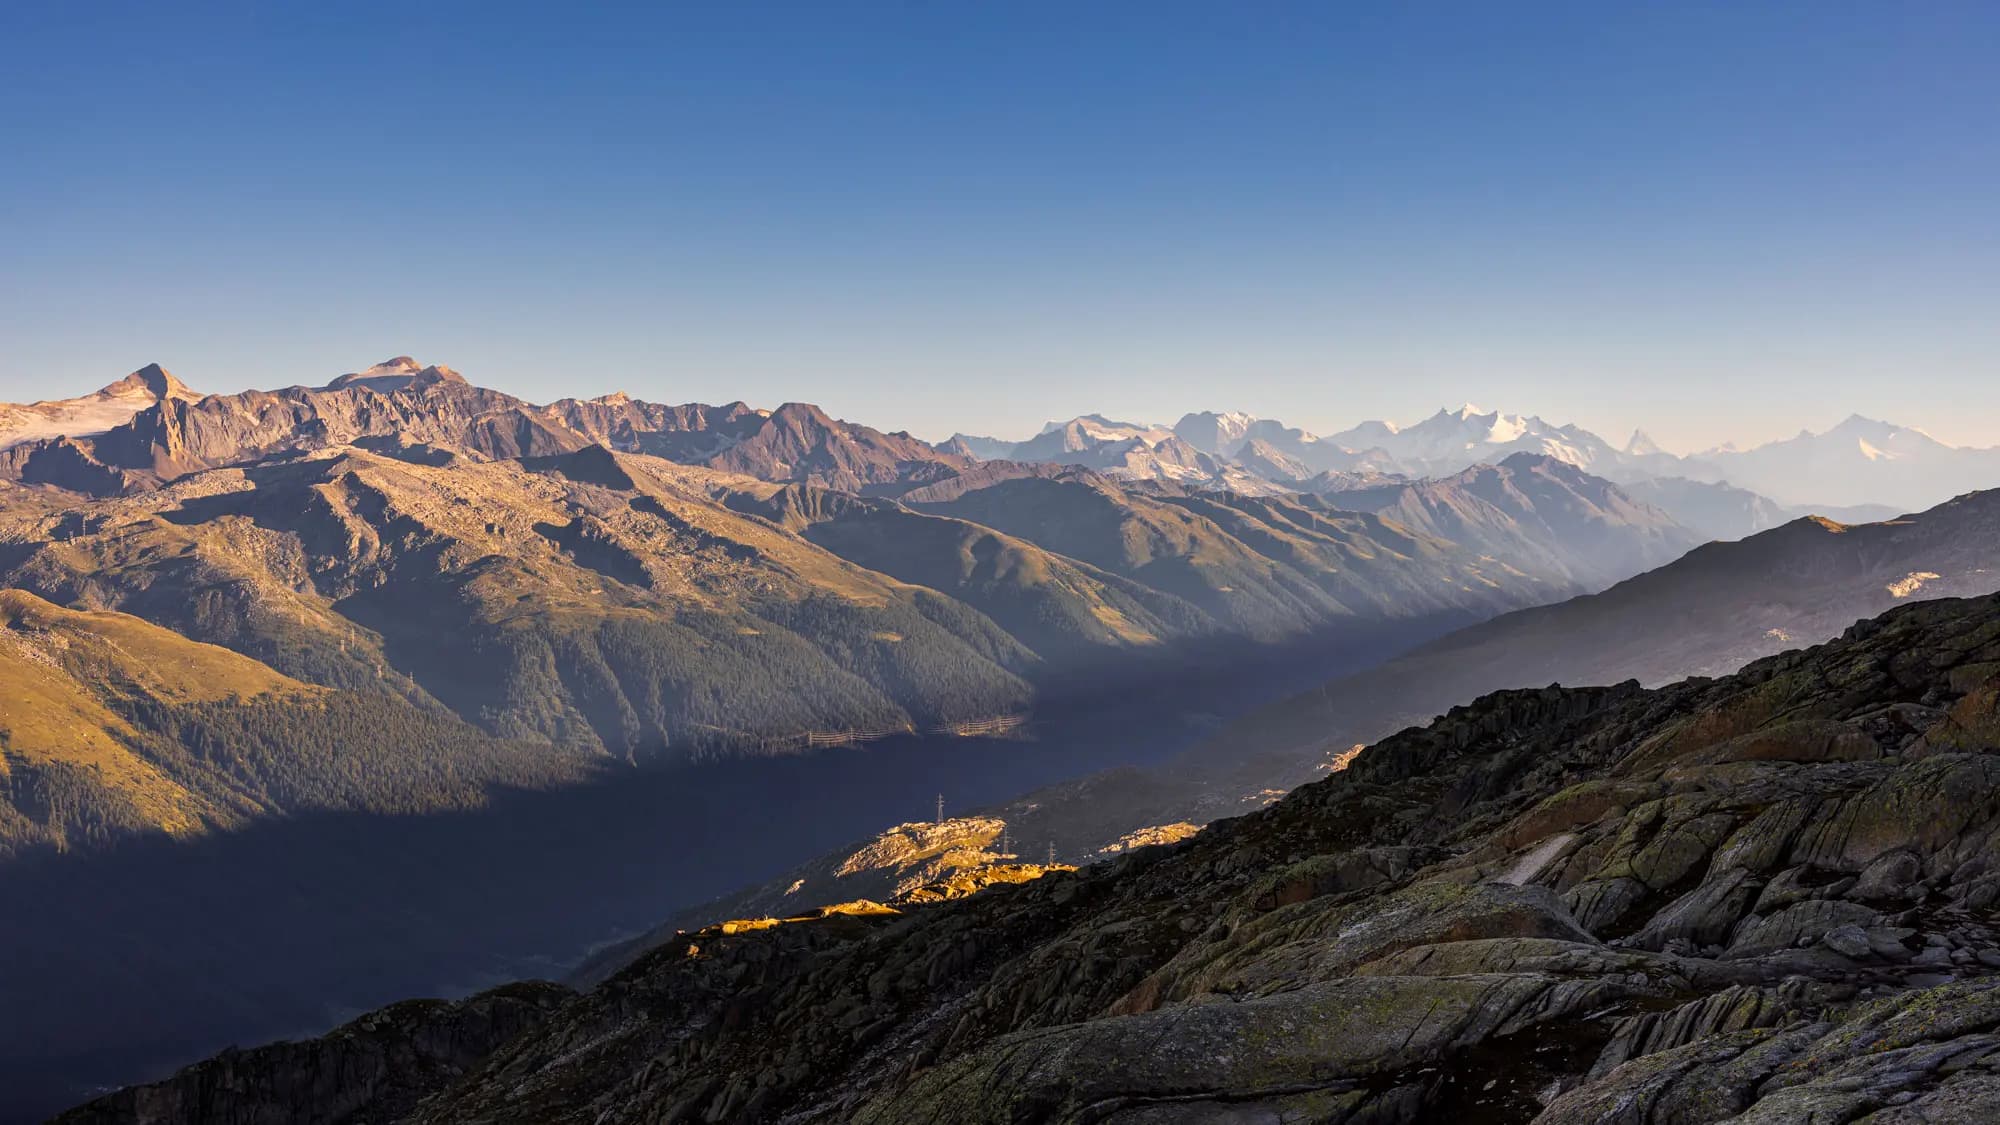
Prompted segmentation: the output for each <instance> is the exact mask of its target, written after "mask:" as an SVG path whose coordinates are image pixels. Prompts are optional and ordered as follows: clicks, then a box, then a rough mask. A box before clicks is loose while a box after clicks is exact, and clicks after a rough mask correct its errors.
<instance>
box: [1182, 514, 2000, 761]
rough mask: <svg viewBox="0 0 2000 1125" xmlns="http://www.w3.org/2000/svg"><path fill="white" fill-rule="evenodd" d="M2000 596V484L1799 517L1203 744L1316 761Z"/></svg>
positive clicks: (1434, 649) (1478, 629)
mask: <svg viewBox="0 0 2000 1125" xmlns="http://www.w3.org/2000/svg"><path fill="white" fill-rule="evenodd" d="M1995 591H2000V489H1996V490H1988V491H1986V492H1980V493H1974V494H1971V495H1968V496H1964V497H1961V498H1959V499H1956V500H1952V501H1949V502H1947V503H1945V504H1941V505H1939V506H1937V507H1935V508H1932V509H1930V510H1928V511H1925V512H1921V513H1917V514H1914V515H1908V516H1901V517H1898V518H1897V519H1895V520H1892V521H1888V522H1884V523H1875V524H1864V525H1853V526H1851V525H1845V524H1839V523H1833V522H1830V521H1825V520H1821V519H1816V518H1802V519H1796V520H1793V521H1791V522H1790V523H1787V524H1784V525H1782V526H1780V527H1777V528H1773V529H1771V530H1769V531H1765V532H1762V533H1760V534H1757V535H1753V536H1750V537H1749V538H1747V539H1744V540H1741V541H1739V542H1733V543H1711V544H1708V545H1706V546H1703V547H1699V548H1697V549H1695V550H1693V551H1691V552H1689V553H1688V554H1687V555H1686V556H1685V557H1683V558H1681V559H1679V560H1677V561H1675V562H1673V563H1670V564H1668V565H1666V566H1663V567H1660V568H1659V569H1657V570H1652V571H1648V572H1647V573H1645V574H1641V575H1639V576H1637V577H1634V578H1631V579H1628V580H1626V581H1624V582H1621V583H1618V584H1617V585H1615V586H1612V587H1611V588H1609V589H1607V590H1605V591H1604V592H1602V593H1599V594H1593V595H1587V596H1584V597H1579V598H1574V599H1571V600H1569V601H1565V602H1560V603H1557V604H1553V605H1547V606H1540V607H1536V608H1534V609H1527V610H1522V611H1520V612H1518V613H1511V614H1506V615H1504V616H1502V617H1498V618H1495V619H1493V620H1491V621H1488V622H1485V623H1482V624H1480V625H1475V626H1472V627H1469V628H1467V629H1464V630H1461V631H1460V632H1457V633H1454V634H1452V635H1450V636H1448V637H1445V638H1443V639H1440V640H1438V641H1435V642H1433V643H1431V644H1428V645H1426V646H1424V647H1422V648H1419V649H1417V650H1416V651H1414V652H1411V653H1410V654H1408V655H1406V656H1403V657H1400V658H1398V659H1396V660H1393V661H1391V662H1389V663H1388V664H1385V665H1383V666H1381V667H1380V668H1376V669H1371V670H1369V671H1366V672H1362V673H1360V674H1357V675H1355V676H1351V677H1346V678H1343V679H1340V680H1336V681H1334V682H1332V683H1329V684H1328V685H1326V686H1325V687H1324V688H1322V689H1320V690H1319V691H1316V692H1311V693H1307V694H1305V695H1302V696H1300V697H1298V698H1297V699H1295V700H1292V701H1290V702H1288V703H1285V704H1280V705H1278V706H1275V707H1272V708H1268V709H1266V710H1265V711H1263V712H1261V713H1259V714H1257V715H1253V716H1250V717H1248V718H1246V719H1244V720H1243V721H1242V722H1241V723H1240V724H1238V725H1237V726H1236V727H1234V728H1232V729H1231V730H1228V731H1225V732H1224V733H1223V734H1222V735H1220V736H1219V737H1218V738H1217V739H1215V740H1214V741H1213V742H1212V743H1211V745H1210V746H1209V748H1208V749H1207V750H1206V751H1205V752H1204V753H1205V754H1206V755H1207V759H1208V761H1210V762H1211V763H1214V764H1216V765H1217V766H1218V767H1221V766H1222V765H1223V764H1224V763H1227V762H1229V761H1230V760H1232V759H1233V758H1235V757H1237V756H1239V755H1243V754H1255V753H1263V752H1267V751H1271V750H1274V749H1280V748H1285V747H1290V748H1292V749H1293V750H1295V751H1297V750H1300V749H1302V748H1307V747H1317V749H1316V750H1313V752H1312V755H1308V756H1313V755H1317V754H1320V753H1322V752H1324V751H1327V750H1330V749H1333V750H1337V749H1344V748H1345V747H1346V746H1348V745H1350V744H1351V743H1352V742H1355V741H1367V740H1370V739H1373V738H1377V737H1380V736H1381V735H1382V734H1384V733H1386V732H1387V731H1389V730H1391V729H1394V727H1395V726H1396V725H1399V724H1403V723H1408V722H1417V721H1421V720H1423V719H1425V718H1428V717H1429V716H1431V715H1434V714H1436V713H1438V712H1440V711H1442V710H1443V709H1444V708H1446V707H1448V706H1450V705H1451V704H1453V703H1457V702H1462V701H1464V700H1468V699H1471V698H1474V697H1475V696H1478V695H1480V694H1482V693H1485V692H1489V691H1496V690H1500V689H1503V688H1516V687H1535V686H1541V685H1545V684H1549V683H1560V684H1563V685H1565V686H1573V685H1580V684H1612V683H1617V682H1619V681H1620V680H1625V679H1636V680H1639V681H1641V682H1642V683H1646V684H1658V683H1664V682H1667V681H1669V680H1673V679H1676V678H1679V677H1683V676H1707V675H1722V674H1726V673H1728V672H1730V671H1733V670H1734V669H1736V668H1739V667H1741V666H1743V665H1744V664H1746V663H1748V662H1749V661H1751V660H1755V659H1757V658H1759V657H1763V656H1769V655H1771V654H1773V653H1778V652H1782V651H1785V650H1786V649H1791V648H1797V647H1800V646H1803V645H1810V644H1817V643H1820V642H1822V641H1825V640H1828V639H1830V638H1832V637H1835V636H1838V635H1839V634H1840V632H1841V631H1842V630H1844V629H1846V628H1847V627H1848V626H1849V625H1851V624H1853V623H1854V622H1855V621H1856V620H1859V619H1862V618H1866V617H1871V616H1873V615H1875V614H1878V613H1880V612H1882V611H1884V610H1886V609H1889V608H1892V607H1894V606H1896V605H1899V604H1902V603H1904V602H1908V601H1912V600H1922V599H1927V598H1936V597H1969V596H1974V595H1982V594H1990V593H1993V592H1995ZM1299 776H1304V775H1303V774H1301V775H1299Z"/></svg>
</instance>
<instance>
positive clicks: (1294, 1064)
mask: <svg viewBox="0 0 2000 1125" xmlns="http://www.w3.org/2000/svg"><path fill="white" fill-rule="evenodd" d="M593 389H595V388H593ZM1996 486H2000V449H1968V448H1958V447H1953V446H1949V445H1945V444H1943V443H1941V442H1938V441H1936V440H1934V439H1932V438H1930V437H1928V436H1926V435H1924V434H1923V433H1922V432H1920V431H1917V430H1914V429H1908V428H1904V427H1899V426H1895V425H1891V424H1887V423H1881V422H1874V421H1869V420H1866V419H1861V418H1851V419H1849V420H1848V421H1846V422H1843V423H1841V424H1840V425H1838V426H1836V427H1834V428H1833V429H1831V430H1829V431H1826V432H1824V433H1819V434H1813V433H1801V434H1800V435H1799V436H1798V437H1797V438H1794V439H1790V440H1787V441H1783V442H1777V443H1773V444H1770V445H1766V446H1762V447H1759V448H1755V449H1749V450H1735V449H1727V448H1723V449H1715V450H1708V451H1704V452H1700V453H1695V454H1690V455H1677V454H1671V453H1667V452H1665V451H1663V450H1661V449H1659V448H1658V447H1657V446H1656V445H1654V444H1653V443H1652V442H1651V441H1650V440H1649V439H1647V438H1646V437H1645V435H1644V434H1643V433H1639V434H1634V435H1633V437H1632V438H1631V439H1630V440H1629V441H1627V442H1626V443H1625V444H1623V445H1622V446H1614V445H1612V444H1611V443H1609V442H1607V441H1605V440H1603V439H1601V438H1599V437H1597V436H1596V435H1594V434H1591V433H1589V432H1587V431H1585V430H1582V429H1579V428H1577V427H1575V426H1556V425H1551V424H1549V423H1547V422H1544V421H1543V420H1541V419H1539V418H1535V417H1531V416H1519V415H1511V414H1504V413H1500V412H1487V411H1480V410H1477V409H1475V408H1472V407H1466V408H1463V409H1461V410H1457V411H1441V412H1439V413H1438V414H1436V415H1434V416H1432V417H1430V418H1428V419H1425V420H1423V421H1421V422H1418V423H1415V424H1412V425H1407V426H1402V425H1395V424H1391V423H1387V422H1379V421H1373V422H1361V423H1359V424H1357V425H1355V426H1353V427H1351V428H1349V429H1346V430H1343V431H1341V432H1338V433H1334V434H1331V435H1328V436H1324V437H1322V436H1316V435H1314V434H1310V433H1306V432H1304V431H1302V430H1299V429H1296V428H1292V427H1288V426H1286V425H1284V424H1282V423H1279V422H1276V421H1271V420H1265V419H1255V418H1251V417H1249V416H1246V415H1243V414H1234V413H1204V414H1189V415H1187V416H1186V417H1184V418H1182V419H1181V420H1180V421H1179V422H1177V423H1175V424H1172V425H1157V424H1149V423H1127V422H1119V421H1114V420H1112V419H1108V418H1105V417H1103V416H1100V415H1087V416H1084V417H1080V418H1076V419H1073V420H1070V421H1068V422H1061V423H1054V422H1052V423H1050V424H1049V425H1048V426H1047V427H1046V428H1045V429H1044V430H1043V432H1042V433H1040V434H1038V435H1035V436H1032V437H1029V438H1027V439H1025V440H1020V441H1010V440H1000V439H995V438H987V437H976V436H971V435H966V434H959V435H954V436H953V437H951V438H949V439H947V440H945V441H941V442H937V443H935V444H933V443H930V442H926V441H924V440H921V439H919V438H917V437H914V436H912V435H910V434H907V433H885V432H882V431H880V430H876V429H873V428H870V427H868V426H866V425H862V424H859V423H855V422H849V421H843V420H839V419H835V418H833V417H831V416H829V415H828V414H827V413H826V412H824V411H822V410H820V409H819V408H817V407H814V406H811V405H807V404H803V403H787V404H782V405H779V406H777V407H776V408H775V409H763V408H757V407H752V406H749V405H746V404H743V403H740V402H739V403H732V404H728V405H724V406H708V405H701V404H683V405H663V404H657V403H651V402H646V401H642V400H639V399H634V398H632V397H630V396H629V395H626V394H623V393H614V394H608V395H604V396H602V397H595V398H569V399H562V400H559V401H556V402H551V403H546V404H537V403H530V402H527V401H524V400H522V399H519V398H516V397H514V396H512V395H508V394H505V393H503V392H500V391H497V390H493V389H489V388H483V387H480V386H478V385H476V384H474V383H472V382H470V381H468V380H467V379H466V378H464V377H463V376H461V375H459V374H458V373H456V372H454V371H453V370H451V369H450V368H448V367H444V366H439V365H429V364H424V363H419V362H417V361H415V360H412V359H410V358H408V357H398V358H395V359H392V360H389V361H387V362H385V363H381V364H377V365H375V366H373V367H369V368H366V369H364V370H360V371H356V372H353V373H350V374H345V375H340V376H338V377H336V378H332V379H330V380H329V381H328V382H326V383H325V384H323V385H320V386H312V387H306V386H294V387H285V388H280V389H274V390H252V391H245V392H242V393H237V394H201V393H198V392H197V391H195V390H193V389H191V388H190V387H189V386H188V385H187V384H185V383H183V382H182V381H181V380H179V379H177V378H175V377H174V376H173V375H170V374H169V373H167V372H166V371H165V370H164V369H162V368H160V367H158V366H157V365H155V366H149V367H145V368H142V369H140V370H139V371H136V372H134V373H132V374H131V375H129V376H127V377H126V378H124V379H121V380H119V381H117V382H115V383H112V384H111V385H109V386H107V387H105V388H104V389H102V390H100V391H97V392H95V393H92V394H88V395H84V396H82V397H78V398H73V399H67V400H61V401H53V402H39V403H33V404H26V405H0V901H4V902H6V903H7V904H8V909H7V910H6V911H5V912H0V941H4V945H0V948H4V949H5V950H6V951H7V953H8V956H7V957H6V958H5V959H4V961H0V998H4V1004H5V1008H6V1011H7V1013H8V1018H7V1019H6V1020H5V1021H0V1118H4V1119H6V1120H9V1121H11V1120H15V1119H20V1120H30V1119H39V1118H40V1117H42V1116H45V1115H46V1114H48V1113H53V1112H57V1111H59V1110H62V1109H64V1108H65V1107H70V1106H79V1108H76V1109H73V1110H72V1111H71V1112H69V1113H68V1114H67V1115H66V1116H65V1117H64V1118H63V1120H68V1121H76V1122H91V1123H106V1125H109V1123H139V1122H145V1123H148V1125H164V1123H170V1122H205V1121H215V1122H231V1123H245V1125H248V1123H259V1125H261V1123H264V1122H325V1123H328V1125H334V1123H356V1125H359V1123H363V1122H369V1123H387V1122H394V1121H408V1122H457V1121H489V1122H500V1121H521V1122H530V1121H532V1122H553V1121H576V1122H619V1121H634V1122H636V1121H690V1122H692V1121H705V1122H737V1121H743V1122H765V1121H770V1122H776V1121H800V1122H804V1121H828V1122H832V1121H870V1122H882V1123H888V1122H912V1123H914V1122H961V1121H962V1122H980V1121H993V1122H1027V1121H1075V1122H1116V1123H1119V1125H1147V1123H1150V1125H1165V1123H1170V1122H1210V1121H1231V1122H1251V1121H1257V1122H1264V1121H1271V1122H1278V1121H1301V1122H1303V1121H1315V1122H1352V1123H1362V1122H1373V1123H1391V1122H1415V1121H1424V1120H1435V1119H1441V1118H1445V1117H1451V1116H1463V1117H1465V1118H1466V1119H1467V1120H1470V1121H1491V1122H1512V1121H1529V1120H1542V1121H1548V1122H1562V1123H1569V1122H1576V1123H1582V1122H1598V1121H1603V1122H1612V1121H1620V1122H1623V1121H1631V1122H1640V1121H1683V1120H1686V1121H1709V1120H1722V1119H1724V1118H1732V1117H1740V1119H1742V1120H1769V1121H1785V1120H1803V1119H1812V1120H1828V1121H1832V1120H1839V1121H1855V1120H1864V1119H1866V1120H1871V1121H1878V1122H1884V1123H1887V1122H1917V1121H1957V1120H1966V1121H1970V1120H1983V1119H1984V1118H1980V1117H1977V1116H1963V1115H1961V1116H1956V1117H1954V1116H1951V1115H1952V1114H1953V1113H1958V1112H1960V1111H1961V1110H1963V1109H1964V1108H1965V1107H1968V1106H1972V1107H1977V1106H1979V1105H1991V1104H1993V1101H1992V1100H1991V1099H1994V1098H2000V987H1996V986H2000V978H1996V977H1994V976H1992V975H1991V974H1995V973H2000V913H1996V908H1997V907H2000V884H1996V883H1995V880H1996V878H2000V875H1996V870H2000V869H1996V868H1995V867H1994V866H1993V864H1994V862H1995V856H1994V855H1992V854H1991V853H1992V851H1993V848H1994V847H1995V846H1996V845H1995V832H1996V831H1997V830H2000V773H1996V771H1995V769H1994V768H1993V767H1992V765H1991V763H1993V762H1994V761H1996V759H1995V758H1994V757H1992V754H1993V753H2000V721H1996V718H1995V715H1996V712H1995V694H1996V690H2000V688H1997V687H1996V685H2000V680H1996V675H2000V639H1996V638H2000V603H1996V602H1995V600H1994V597H1993V595H1994V594H1995V592H1996V591H2000V491H1983V490H1986V489H1993V488H1995V487H1996ZM1920 603H1921V604H1920ZM1857 622H1860V624H1857ZM1552 681H1553V682H1556V683H1559V684H1561V685H1562V686H1560V687H1552V686H1548V685H1550V684H1551V682H1552ZM531 978H552V979H557V980H561V981H563V982H564V983H548V982H547V980H539V981H536V980H532V979H531ZM521 981H529V983H520V982H521ZM409 996H430V997H443V999H436V1000H420V1001H407V1000H405V998H406V997H409ZM393 1001H404V1002H401V1003H393V1004H392V1003H391V1002H393ZM385 1004H389V1005H390V1006H389V1007H386V1008H385V1007H382V1005H385ZM371 1009H376V1010H374V1011H370V1010H371ZM363 1013H367V1014H363ZM330 1028H331V1029H333V1030H331V1031H329V1029H330ZM274 1041H278V1042H274ZM267 1043H269V1044H271V1045H269V1046H257V1045H258V1044H267ZM231 1044H237V1045H240V1046H236V1047H232V1046H231ZM245 1047H248V1049H244V1048H245ZM225 1048H227V1049H226V1050H225ZM217 1051H221V1052H222V1053H221V1054H219V1055H216V1056H215V1057H214V1058H212V1059H209V1061H206V1062H196V1060H198V1059H201V1058H202V1057H203V1056H207V1055H211V1054H214V1053H215V1052H217ZM190 1063H193V1064H194V1065H192V1066H188V1065H187V1064H190ZM183 1067H186V1069H182V1068H183ZM121 1087H122V1088H123V1089H120V1088H121ZM92 1099H95V1100H92ZM82 1103H88V1104H82ZM1802 1113H1803V1114H1808V1115H1809V1116H1808V1117H1800V1116H1798V1115H1799V1114H1802ZM1868 1114H1873V1115H1874V1116H1872V1117H1868V1116H1866V1115H1868ZM1760 1115H1761V1116H1760ZM1788 1115H1789V1116H1788ZM1810 1115H1817V1116H1810Z"/></svg>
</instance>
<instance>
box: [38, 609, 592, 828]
mask: <svg viewBox="0 0 2000 1125" xmlns="http://www.w3.org/2000/svg"><path fill="white" fill-rule="evenodd" d="M586 774H587V766H586V764H585V762H584V761H583V760H582V759H580V758H578V757H575V756H573V755H563V754H557V753H553V752H551V751H549V750H548V749H547V748H545V747H532V746H520V745H515V744H509V743H505V742H500V741H496V740H494V739H490V738H487V737H485V736H483V735H481V734H480V733H479V732H477V731H475V730H473V729H471V728H469V727H466V726H465V725H463V724H461V723H458V722H457V721H455V720H453V719H451V718H449V717H448V716H442V715H438V714H435V713H428V712H424V711H420V710H418V709H416V708H414V707H412V706H410V705H409V704H407V703H405V702H403V701H401V700H398V699H395V698H392V697H388V696H382V695H357V694H354V693H349V692H338V691H329V690H327V689H324V688H318V687H313V686H310V685H307V684H304V683H301V682H299V681H297V680H293V679H291V678H289V677H286V676H283V675H280V674H278V673H277V672H275V671H273V670H272V669H270V668H269V667H266V666H265V665H262V664H259V663H258V662H256V661H254V660H250V659H248V658H246V657H243V656H239V655H237V654H236V653H233V652H230V651H229V650H227V649H223V648H218V647H216V646H213V645H206V644H200V643H197V642H194V641H190V640H187V639H185V638H183V637H181V636H179V635H177V634H175V633H172V632H169V631H168V630H166V629H162V628H159V627H158V626H155V625H151V624H148V623H147V622H144V621H141V620H139V619H138V618H135V617H131V616H128V615H125V614H121V613H111V612H104V611H92V612H82V611H77V610H70V609H63V608H60V607H58V606H54V605H51V604H49V603H48V602H46V601H43V600H42V599H40V598H37V597H35V596H34V595H32V594H29V593H26V592H24V591H20V590H0V855H13V854H18V853H20V852H23V851H26V850H31V849H55V850H62V851H67V850H80V849H86V848H96V847H104V846H107V845H110V844H112V843H115V842H117V841H119V840H121V839H124V838H129V837H132V836H136V835H142V834H149V833H164V834H167V835H169V836H177V837H185V836H191V835H195V834H199V833H202V832H206V831H212V830H216V829H222V828H231V827H238V826H241V825H243V824H246V823H248V822H249V821H251V820H253V819H255V818H258V817H262V816H271V815H281V814H285V813H290V812H300V811H305V810H314V809H359V810H371V811H412V810H425V809H443V808H464V807H468V806H471V805H476V804H478V803H480V802H482V801H483V800H484V799H485V796H486V794H487V792H488V790H489V789H490V787H492V786H496V785H548V784H564V783H574V782H576V781H578V780H580V779H582V778H583V777H584V776H586Z"/></svg>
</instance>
